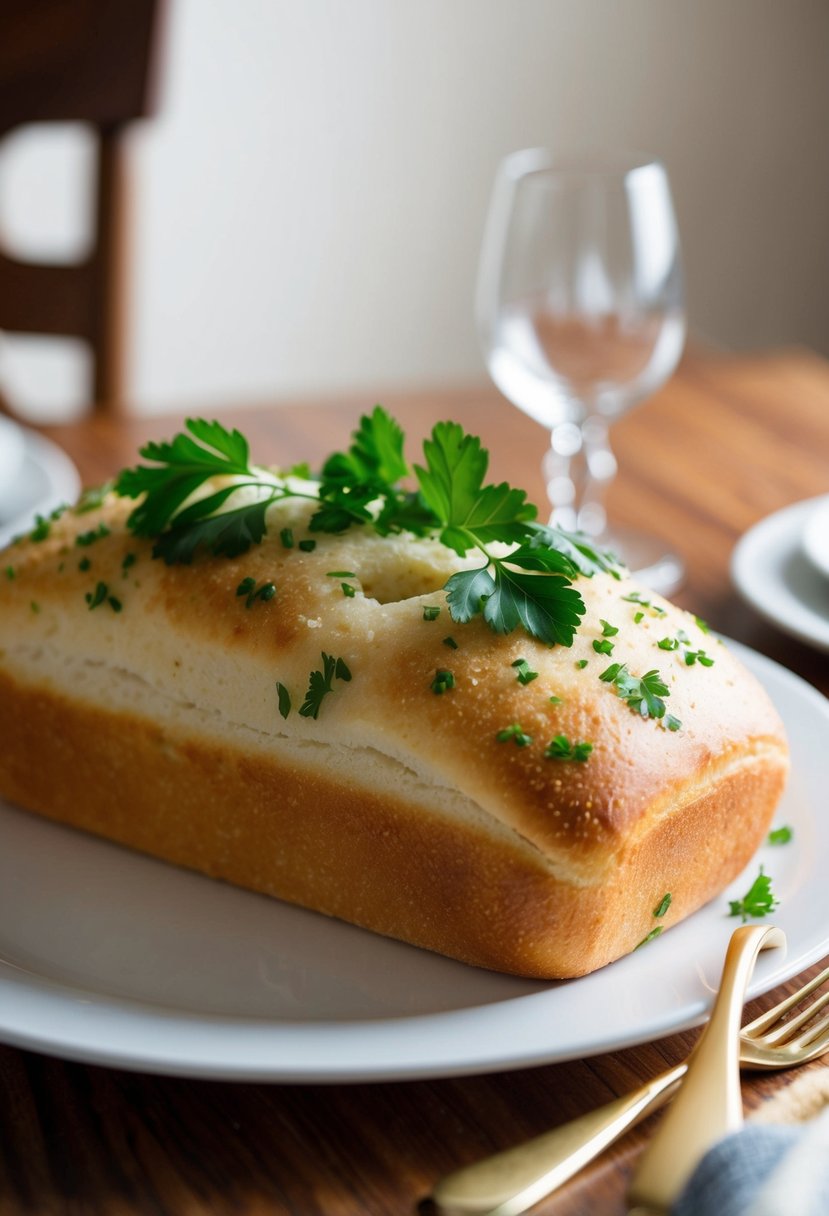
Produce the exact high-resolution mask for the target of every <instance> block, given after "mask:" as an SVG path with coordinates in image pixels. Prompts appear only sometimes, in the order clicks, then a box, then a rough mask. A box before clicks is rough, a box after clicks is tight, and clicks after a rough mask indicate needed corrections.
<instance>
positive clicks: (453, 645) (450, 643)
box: [443, 637, 458, 650]
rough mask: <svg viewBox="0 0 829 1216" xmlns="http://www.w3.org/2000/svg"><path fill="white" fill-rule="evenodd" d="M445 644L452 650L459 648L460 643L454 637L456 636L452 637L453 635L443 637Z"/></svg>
mask: <svg viewBox="0 0 829 1216" xmlns="http://www.w3.org/2000/svg"><path fill="white" fill-rule="evenodd" d="M443 644H444V646H448V647H449V649H450V650H457V649H458V643H457V642H456V641H455V639H454V638H452V637H449V638H444V639H443Z"/></svg>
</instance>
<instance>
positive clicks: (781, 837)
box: [766, 827, 794, 844]
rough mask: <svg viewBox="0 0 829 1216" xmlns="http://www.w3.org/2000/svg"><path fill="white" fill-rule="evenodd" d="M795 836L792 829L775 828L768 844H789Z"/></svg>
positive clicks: (770, 834)
mask: <svg viewBox="0 0 829 1216" xmlns="http://www.w3.org/2000/svg"><path fill="white" fill-rule="evenodd" d="M793 836H794V832H793V830H792V829H791V828H790V827H782V828H774V830H773V831H771V832H769V835H768V840H767V841H766V843H767V844H788V843H789V841H790V840H791V839H792V837H793Z"/></svg>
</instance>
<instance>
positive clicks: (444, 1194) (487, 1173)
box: [432, 1063, 688, 1216]
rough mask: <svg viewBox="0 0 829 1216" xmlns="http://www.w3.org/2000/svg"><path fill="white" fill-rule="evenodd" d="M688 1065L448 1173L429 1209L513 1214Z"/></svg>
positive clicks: (640, 1112)
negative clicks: (533, 1136)
mask: <svg viewBox="0 0 829 1216" xmlns="http://www.w3.org/2000/svg"><path fill="white" fill-rule="evenodd" d="M687 1067H688V1066H687V1064H684V1063H683V1064H677V1065H676V1066H675V1067H674V1068H671V1069H669V1070H668V1071H667V1072H663V1073H660V1075H659V1076H658V1077H654V1078H653V1080H651V1081H648V1082H647V1083H646V1084H645V1085H642V1086H641V1087H640V1088H639V1089H637V1090H635V1091H634V1092H633V1093H630V1094H626V1095H624V1097H621V1098H617V1099H616V1100H615V1101H613V1102H609V1103H608V1104H607V1105H606V1106H602V1107H600V1108H599V1109H598V1110H594V1111H590V1112H589V1113H588V1114H586V1115H582V1116H581V1118H579V1119H574V1120H573V1121H572V1122H570V1123H565V1124H563V1125H562V1126H561V1127H556V1128H554V1129H553V1130H552V1131H549V1132H545V1133H544V1134H543V1135H541V1136H536V1137H535V1139H533V1140H528V1141H527V1142H526V1143H525V1144H519V1145H517V1146H516V1147H515V1148H510V1149H506V1150H505V1151H504V1152H502V1153H497V1154H495V1156H492V1157H487V1158H486V1160H484V1161H478V1162H475V1163H474V1164H473V1165H467V1166H465V1167H464V1168H463V1169H460V1170H456V1171H455V1172H454V1173H453V1174H449V1175H447V1177H446V1178H443V1179H441V1181H440V1182H439V1183H438V1184H437V1186H436V1187H435V1188H434V1191H433V1192H432V1200H433V1205H434V1206H433V1208H432V1210H434V1208H435V1207H436V1208H437V1211H438V1212H439V1213H440V1214H441V1216H472V1214H473V1213H479V1214H481V1216H482V1214H483V1213H486V1214H487V1216H518V1213H519V1212H524V1211H526V1210H527V1208H529V1207H531V1206H532V1205H533V1204H534V1203H538V1201H539V1200H540V1199H543V1198H544V1196H545V1195H549V1194H550V1192H551V1191H554V1190H555V1189H556V1187H559V1186H561V1185H562V1184H563V1183H564V1182H566V1181H567V1179H568V1178H572V1177H573V1175H574V1174H577V1173H578V1171H579V1170H580V1169H582V1168H583V1167H584V1166H585V1165H587V1163H588V1162H589V1161H592V1160H593V1158H594V1157H597V1156H598V1155H599V1153H601V1152H602V1151H603V1150H604V1149H606V1148H607V1147H608V1145H610V1144H613V1143H614V1141H616V1140H618V1139H619V1137H620V1136H621V1135H623V1134H624V1132H626V1131H627V1130H628V1128H631V1127H633V1126H635V1124H637V1123H639V1122H640V1121H641V1120H642V1119H644V1118H645V1116H646V1115H649V1114H650V1113H651V1112H652V1111H654V1110H657V1109H658V1108H659V1107H660V1106H662V1105H663V1104H664V1103H665V1102H667V1101H668V1099H669V1098H670V1097H671V1095H672V1094H673V1092H674V1091H675V1089H676V1088H677V1086H678V1085H679V1082H680V1081H681V1080H682V1078H683V1077H684V1075H685V1072H686V1069H687Z"/></svg>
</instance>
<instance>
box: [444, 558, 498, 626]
mask: <svg viewBox="0 0 829 1216" xmlns="http://www.w3.org/2000/svg"><path fill="white" fill-rule="evenodd" d="M494 591H495V579H494V578H493V577H492V575H491V574H490V573H489V570H488V568H487V567H486V566H481V567H480V568H478V569H477V570H459V571H458V572H457V573H456V574H453V575H452V576H451V577H450V578H449V580H448V581H447V583H446V603H447V606H448V608H449V615H450V616H451V617H452V620H453V621H458V622H459V623H460V624H465V623H466V622H467V621H471V620H472V617H473V616H475V615H476V614H477V613H479V612H480V611H481V609H482V608H483V605H484V604H485V603H486V601H487V600H488V599H489V597H490V596H491V595H492V594H493V592H494Z"/></svg>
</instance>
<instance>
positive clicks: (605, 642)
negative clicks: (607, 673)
mask: <svg viewBox="0 0 829 1216" xmlns="http://www.w3.org/2000/svg"><path fill="white" fill-rule="evenodd" d="M593 649H594V650H595V651H596V654H613V650H614V646H613V643H612V642H611V640H610V638H594V639H593Z"/></svg>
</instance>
